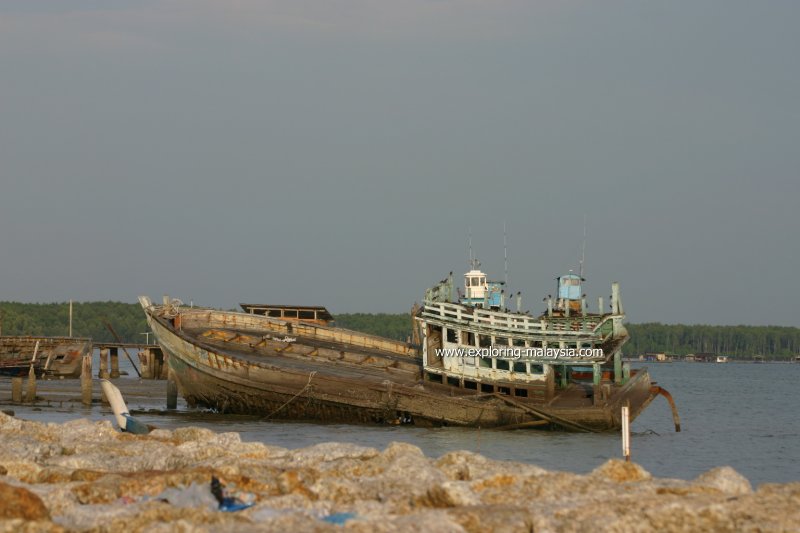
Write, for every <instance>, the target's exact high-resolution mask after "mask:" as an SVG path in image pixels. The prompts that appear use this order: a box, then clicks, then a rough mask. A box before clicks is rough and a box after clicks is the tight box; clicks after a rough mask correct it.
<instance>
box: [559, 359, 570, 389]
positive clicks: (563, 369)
mask: <svg viewBox="0 0 800 533" xmlns="http://www.w3.org/2000/svg"><path fill="white" fill-rule="evenodd" d="M567 385H569V376H568V375H567V365H561V388H562V389H566V388H567Z"/></svg>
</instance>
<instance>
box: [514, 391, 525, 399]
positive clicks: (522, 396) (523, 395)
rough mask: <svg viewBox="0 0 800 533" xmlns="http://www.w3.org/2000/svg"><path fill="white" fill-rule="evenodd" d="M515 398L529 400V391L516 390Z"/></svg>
mask: <svg viewBox="0 0 800 533" xmlns="http://www.w3.org/2000/svg"><path fill="white" fill-rule="evenodd" d="M514 396H519V397H520V398H527V397H528V389H514Z"/></svg>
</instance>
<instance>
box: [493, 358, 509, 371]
mask: <svg viewBox="0 0 800 533" xmlns="http://www.w3.org/2000/svg"><path fill="white" fill-rule="evenodd" d="M495 368H497V370H508V369H509V364H508V361H506V360H505V359H495Z"/></svg>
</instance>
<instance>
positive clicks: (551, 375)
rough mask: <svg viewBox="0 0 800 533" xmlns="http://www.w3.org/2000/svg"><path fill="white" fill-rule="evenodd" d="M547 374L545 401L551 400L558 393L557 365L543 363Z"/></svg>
mask: <svg viewBox="0 0 800 533" xmlns="http://www.w3.org/2000/svg"><path fill="white" fill-rule="evenodd" d="M543 366H544V374H545V384H546V389H545V401H547V402H549V401H550V400H552V399H553V397H554V396H555V395H556V367H555V366H553V365H543Z"/></svg>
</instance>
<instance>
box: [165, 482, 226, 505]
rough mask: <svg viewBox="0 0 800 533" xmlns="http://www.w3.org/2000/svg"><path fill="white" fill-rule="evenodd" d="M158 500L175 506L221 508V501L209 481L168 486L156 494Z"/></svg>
mask: <svg viewBox="0 0 800 533" xmlns="http://www.w3.org/2000/svg"><path fill="white" fill-rule="evenodd" d="M156 500H159V501H163V502H166V503H169V504H170V505H174V506H175V507H205V508H207V509H209V510H216V509H218V508H219V503H218V502H217V499H216V498H215V497H214V495H213V494H212V493H211V491H210V490H209V489H208V484H207V483H197V482H195V483H192V484H191V485H189V486H188V487H181V488H177V487H174V488H168V489H165V490H164V491H163V492H162V493H161V494H159V495H158V496H156Z"/></svg>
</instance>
